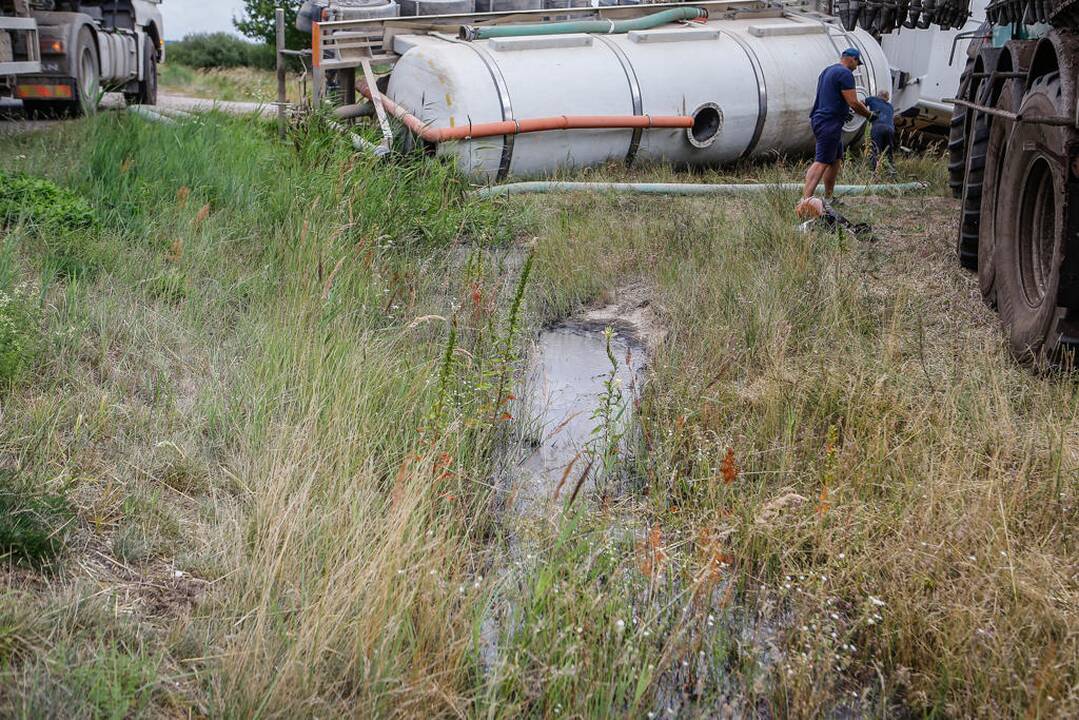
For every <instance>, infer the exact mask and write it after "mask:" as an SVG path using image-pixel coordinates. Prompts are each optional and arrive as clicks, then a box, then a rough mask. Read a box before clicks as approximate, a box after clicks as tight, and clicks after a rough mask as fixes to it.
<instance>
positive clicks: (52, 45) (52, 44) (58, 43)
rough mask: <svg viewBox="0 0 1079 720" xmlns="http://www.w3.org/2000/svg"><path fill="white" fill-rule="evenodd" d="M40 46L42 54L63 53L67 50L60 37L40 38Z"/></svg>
mask: <svg viewBox="0 0 1079 720" xmlns="http://www.w3.org/2000/svg"><path fill="white" fill-rule="evenodd" d="M40 46H41V54H42V55H63V54H64V53H65V52H67V48H66V47H64V41H63V40H61V39H60V38H41V43H40Z"/></svg>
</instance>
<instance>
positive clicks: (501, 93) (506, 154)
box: [436, 33, 516, 180]
mask: <svg viewBox="0 0 1079 720" xmlns="http://www.w3.org/2000/svg"><path fill="white" fill-rule="evenodd" d="M436 35H437V37H439V38H440V39H442V40H446V41H447V42H452V43H456V44H457V45H465V46H466V47H470V48H472V49H473V50H475V51H476V54H477V55H479V56H480V60H482V61H483V64H484V65H486V66H487V72H489V73H490V74H491V80H492V81H493V82H494V84H495V90H497V91H498V102H499V104H500V105H501V106H502V119H503V120H513V119H514V118H513V104H512V103H511V102H510V90H509V87H508V86H507V85H506V78H504V77H502V71H501V70H499V69H498V65H497V64H496V63H495V60H494V58H493V57H491V56H490V55H489V54H488V53H487V51H486V50H484V49H483V48H481V47H480V46H479V45H477V44H476V43H474V42H465V41H464V40H461V39H459V38H455V37H453V36H452V35H446V34H444V33H436ZM514 137H516V136H514V135H503V136H502V158H501V159H500V160H499V163H498V175H496V176H495V180H505V179H506V176H507V175H509V172H510V163H511V162H512V161H513V139H514Z"/></svg>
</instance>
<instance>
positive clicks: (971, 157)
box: [956, 48, 1000, 270]
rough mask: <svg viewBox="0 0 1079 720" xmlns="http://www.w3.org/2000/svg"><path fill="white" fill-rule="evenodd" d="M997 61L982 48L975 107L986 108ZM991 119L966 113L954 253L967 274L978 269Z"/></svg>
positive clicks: (996, 53) (997, 54)
mask: <svg viewBox="0 0 1079 720" xmlns="http://www.w3.org/2000/svg"><path fill="white" fill-rule="evenodd" d="M999 59H1000V50H999V49H998V48H985V49H983V50H982V51H981V52H980V53H979V57H978V60H979V62H978V63H977V64H976V65H975V67H978V66H980V72H979V73H978V74H980V75H982V77H980V78H977V79H975V78H973V77H972V78H971V84H970V96H971V98H972V99H973V100H974V102H976V103H978V104H979V105H986V104H988V103H989V102H990V100H991V99H992V90H993V84H992V82H991V81H990V78H989V77H988V75H990V74H991V73H992V72H993V71H994V70H995V69H996V67H997V61H998V60H999ZM993 120H994V118H993V117H992V116H991V115H988V114H986V113H984V112H976V111H973V110H970V109H968V110H967V123H966V124H967V137H966V138H965V140H966V150H965V152H964V153H963V154H964V156H965V166H964V173H963V181H962V192H961V193H960V198H961V200H962V203H961V205H960V207H961V212H962V216H961V221H960V223H959V237H958V239H957V240H956V252H957V254H958V256H959V264H960V265H962V266H963V267H965V268H966V269H967V270H977V269H978V234H979V233H978V226H979V224H980V221H981V212H982V184H983V183H982V181H983V179H984V172H985V154H986V150H987V148H988V146H989V129H990V127H991V125H992V123H993Z"/></svg>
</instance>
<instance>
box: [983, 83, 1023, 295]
mask: <svg viewBox="0 0 1079 720" xmlns="http://www.w3.org/2000/svg"><path fill="white" fill-rule="evenodd" d="M1022 88H1023V86H1022V84H1021V83H1020V82H1019V81H1018V80H1015V79H1009V80H1006V81H1005V82H1004V84H1003V85H1002V86H1001V89H1000V93H999V95H998V96H997V99H996V102H995V103H993V107H994V108H996V109H997V110H1003V111H1005V112H1013V111H1015V109H1016V108H1018V107H1019V104H1020V102H1021V101H1022V96H1021V95H1022ZM1013 127H1015V123H1013V122H1012V121H1011V120H1007V119H1005V118H1002V117H994V118H993V121H992V123H991V124H990V126H989V138H988V141H987V142H986V145H985V162H984V166H985V169H984V171H983V174H982V203H981V211H980V219H979V222H978V288H979V289H980V290H981V292H982V299H983V300H985V302H986V304H987V305H989V306H990V307H996V304H997V277H996V275H997V273H996V255H995V253H996V235H997V227H996V219H997V204H998V203H999V202H1000V182H1001V168H1002V166H1003V164H1004V158H1005V157H1006V155H1007V150H1008V138H1009V136H1010V135H1011V132H1012V128H1013Z"/></svg>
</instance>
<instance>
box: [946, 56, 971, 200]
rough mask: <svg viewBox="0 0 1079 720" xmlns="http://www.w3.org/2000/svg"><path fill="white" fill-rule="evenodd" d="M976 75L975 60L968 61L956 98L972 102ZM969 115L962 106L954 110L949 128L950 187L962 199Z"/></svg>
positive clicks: (960, 77)
mask: <svg viewBox="0 0 1079 720" xmlns="http://www.w3.org/2000/svg"><path fill="white" fill-rule="evenodd" d="M973 74H974V58H969V59H968V60H967V65H966V68H965V69H964V70H963V74H962V75H960V76H959V90H958V92H956V94H955V96H956V97H957V98H958V99H960V100H970V99H972V97H973V96H972V95H971V92H970V86H971V82H972V81H971V76H972V75H973ZM969 119H970V118H969V114H968V113H967V109H966V108H965V107H963V106H962V105H956V106H955V108H954V109H953V110H952V120H951V123H950V125H949V127H948V187H950V188H951V190H952V195H953V196H955V197H957V198H958V197H962V195H963V178H964V176H965V175H966V171H967V135H968V129H969V128H968V125H969Z"/></svg>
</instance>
